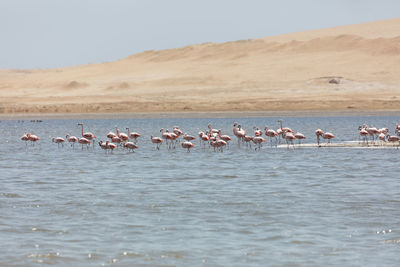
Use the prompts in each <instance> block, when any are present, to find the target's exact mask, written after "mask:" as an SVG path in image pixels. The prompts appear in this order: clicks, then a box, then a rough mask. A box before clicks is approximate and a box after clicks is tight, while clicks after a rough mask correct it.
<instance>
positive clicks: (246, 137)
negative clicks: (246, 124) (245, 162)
mask: <svg viewBox="0 0 400 267" xmlns="http://www.w3.org/2000/svg"><path fill="white" fill-rule="evenodd" d="M253 138H254V137H253V136H249V135H245V136H243V138H242V140H243V141H244V142H245V143H246V145H247V147H250V148H251V143H250V142H251V141H253Z"/></svg>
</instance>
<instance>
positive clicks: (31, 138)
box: [26, 133, 40, 145]
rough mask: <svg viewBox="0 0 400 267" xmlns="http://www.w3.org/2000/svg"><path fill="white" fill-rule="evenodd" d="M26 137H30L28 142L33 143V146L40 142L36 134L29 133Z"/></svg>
mask: <svg viewBox="0 0 400 267" xmlns="http://www.w3.org/2000/svg"><path fill="white" fill-rule="evenodd" d="M26 136H27V137H28V140H29V141H31V142H32V145H34V144H35V143H36V142H37V141H39V140H40V139H39V137H37V136H36V135H34V134H30V133H28V134H26Z"/></svg>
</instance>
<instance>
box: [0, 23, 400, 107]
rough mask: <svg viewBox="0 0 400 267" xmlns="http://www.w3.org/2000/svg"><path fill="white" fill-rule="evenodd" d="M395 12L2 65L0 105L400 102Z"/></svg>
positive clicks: (399, 36)
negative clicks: (240, 36)
mask: <svg viewBox="0 0 400 267" xmlns="http://www.w3.org/2000/svg"><path fill="white" fill-rule="evenodd" d="M399 62H400V18H396V19H390V20H384V21H377V22H371V23H365V24H359V25H349V26H343V27H336V28H330V29H322V30H315V31H307V32H299V33H294V34H288V35H282V36H275V37H268V38H263V39H254V40H245V41H236V42H228V43H223V44H213V43H205V44H200V45H191V46H187V47H183V48H178V49H171V50H162V51H147V52H143V53H139V54H136V55H133V56H130V57H128V58H124V59H121V60H118V61H115V62H111V63H102V64H92V65H83V66H75V67H66V68H59V69H45V70H7V69H2V70H0V114H3V115H6V114H16V113H18V114H28V113H118V112H161V113H162V112H182V111H184V112H231V111H233V112H241V111H257V112H261V111H294V110H296V111H345V110H347V111H361V110H367V111H368V110H370V111H373V110H383V111H385V110H393V111H398V110H400V64H399Z"/></svg>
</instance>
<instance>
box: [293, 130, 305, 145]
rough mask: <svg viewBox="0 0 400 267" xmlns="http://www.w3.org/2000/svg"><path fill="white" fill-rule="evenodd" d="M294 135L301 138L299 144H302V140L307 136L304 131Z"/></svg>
mask: <svg viewBox="0 0 400 267" xmlns="http://www.w3.org/2000/svg"><path fill="white" fill-rule="evenodd" d="M294 137H296V139H297V140H299V145H300V144H301V140H304V139H306V136H305V135H304V134H302V133H299V132H297V133H296V134H295V135H294Z"/></svg>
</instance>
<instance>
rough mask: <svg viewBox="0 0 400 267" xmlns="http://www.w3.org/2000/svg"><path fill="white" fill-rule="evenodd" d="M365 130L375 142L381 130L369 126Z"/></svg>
mask: <svg viewBox="0 0 400 267" xmlns="http://www.w3.org/2000/svg"><path fill="white" fill-rule="evenodd" d="M365 130H366V131H367V132H368V134H369V135H370V136H371V137H372V142H375V135H378V134H380V132H379V131H378V129H376V127H372V126H371V127H367V128H365Z"/></svg>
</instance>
